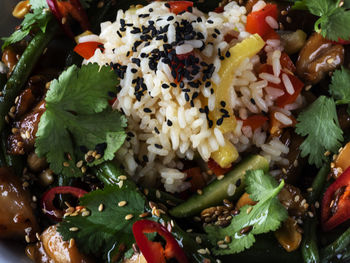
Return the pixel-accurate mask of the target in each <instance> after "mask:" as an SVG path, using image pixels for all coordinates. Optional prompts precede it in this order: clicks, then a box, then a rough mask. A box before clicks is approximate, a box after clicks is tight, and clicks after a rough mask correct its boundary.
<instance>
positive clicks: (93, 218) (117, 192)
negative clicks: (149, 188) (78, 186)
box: [58, 186, 145, 259]
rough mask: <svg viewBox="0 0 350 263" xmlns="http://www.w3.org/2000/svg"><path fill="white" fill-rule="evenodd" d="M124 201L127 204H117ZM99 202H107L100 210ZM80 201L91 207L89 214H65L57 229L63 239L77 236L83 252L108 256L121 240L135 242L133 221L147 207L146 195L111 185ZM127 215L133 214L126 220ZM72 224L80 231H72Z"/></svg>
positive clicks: (87, 207)
mask: <svg viewBox="0 0 350 263" xmlns="http://www.w3.org/2000/svg"><path fill="white" fill-rule="evenodd" d="M121 201H126V203H127V204H126V205H125V206H118V203H119V202H121ZM100 204H103V206H104V209H103V211H99V210H98V208H99V206H100ZM80 205H82V206H84V207H85V208H86V209H87V210H88V211H90V215H89V216H82V215H78V216H74V217H66V218H65V219H64V220H63V222H61V223H60V224H59V226H58V231H59V233H60V234H61V235H62V236H63V239H64V240H70V239H71V238H74V240H75V241H76V244H77V246H78V248H79V250H81V252H83V253H86V254H94V255H102V256H103V257H104V258H105V259H106V258H107V255H108V252H109V251H110V250H114V251H118V247H119V246H120V245H121V244H123V245H124V247H125V248H126V249H129V248H131V247H132V244H133V243H135V239H134V237H133V235H132V225H133V223H134V222H136V221H137V220H139V219H140V218H139V215H140V214H142V213H143V212H144V209H145V199H144V198H143V196H142V194H141V193H140V192H139V191H136V190H135V189H130V188H127V187H122V188H120V187H119V186H108V187H105V188H104V189H103V190H96V191H93V192H91V193H89V194H86V195H85V196H84V197H82V198H81V199H80ZM128 215H133V217H132V218H131V219H129V220H126V219H125V218H126V216H128ZM129 217H130V216H129ZM72 227H78V231H76V232H72V231H70V229H71V228H72Z"/></svg>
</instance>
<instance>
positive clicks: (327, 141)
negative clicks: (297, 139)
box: [296, 96, 343, 167]
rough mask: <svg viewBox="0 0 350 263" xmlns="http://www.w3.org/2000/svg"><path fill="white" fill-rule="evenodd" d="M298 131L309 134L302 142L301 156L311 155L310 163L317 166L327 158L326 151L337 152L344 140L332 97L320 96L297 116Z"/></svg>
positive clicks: (305, 134)
mask: <svg viewBox="0 0 350 263" xmlns="http://www.w3.org/2000/svg"><path fill="white" fill-rule="evenodd" d="M297 120H298V124H297V125H296V133H298V134H299V135H301V136H307V137H306V138H305V140H304V142H303V143H302V144H301V146H300V148H301V156H302V157H305V156H307V155H309V163H310V164H315V165H316V166H317V167H320V166H321V165H322V162H323V161H324V160H325V159H326V156H325V155H324V153H325V152H326V151H332V152H336V151H337V150H338V149H339V148H340V146H341V143H340V142H341V141H343V132H342V130H341V129H340V127H339V123H338V117H337V112H336V109H335V103H334V101H333V100H332V99H330V98H327V97H325V96H320V97H319V98H318V99H317V100H316V101H315V102H313V103H312V104H311V105H310V106H309V107H308V108H307V109H306V110H304V111H303V112H301V113H300V114H299V116H298V118H297Z"/></svg>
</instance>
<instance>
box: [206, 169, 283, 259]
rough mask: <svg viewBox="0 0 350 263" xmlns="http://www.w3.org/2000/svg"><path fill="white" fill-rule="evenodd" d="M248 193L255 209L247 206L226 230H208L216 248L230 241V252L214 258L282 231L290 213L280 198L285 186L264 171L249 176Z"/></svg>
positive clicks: (216, 252) (219, 252) (220, 252)
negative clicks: (260, 235) (266, 234)
mask: <svg viewBox="0 0 350 263" xmlns="http://www.w3.org/2000/svg"><path fill="white" fill-rule="evenodd" d="M246 185H247V186H246V191H247V193H248V194H249V196H250V198H252V199H253V200H254V201H257V202H258V203H257V204H256V205H254V206H250V205H246V206H244V207H242V208H241V209H240V213H239V214H238V215H236V216H234V217H233V219H232V221H231V223H230V225H229V226H228V227H226V228H221V227H217V226H207V227H206V228H205V231H206V232H207V233H208V237H209V239H210V241H211V242H212V244H213V245H216V244H217V242H218V241H220V240H224V238H225V236H230V237H231V240H232V241H231V243H229V244H228V248H226V249H220V248H216V249H214V254H215V255H227V254H232V253H239V252H241V251H243V250H245V249H248V248H249V247H251V246H252V245H253V244H254V242H255V237H254V235H258V234H262V233H267V232H269V231H274V230H277V229H278V228H279V226H280V225H281V222H283V221H284V220H285V219H286V218H287V210H286V209H285V208H284V207H283V206H282V204H281V203H280V202H279V200H278V198H277V195H278V193H279V192H280V191H281V189H282V188H283V186H284V181H282V182H281V183H280V184H278V183H277V182H276V180H275V179H274V178H272V177H271V176H270V175H267V174H264V171H262V170H254V171H252V170H251V171H248V172H247V174H246ZM246 227H250V228H251V231H250V232H249V233H245V234H240V232H241V230H242V229H244V228H246Z"/></svg>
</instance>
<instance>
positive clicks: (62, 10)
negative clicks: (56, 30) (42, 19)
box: [46, 0, 90, 38]
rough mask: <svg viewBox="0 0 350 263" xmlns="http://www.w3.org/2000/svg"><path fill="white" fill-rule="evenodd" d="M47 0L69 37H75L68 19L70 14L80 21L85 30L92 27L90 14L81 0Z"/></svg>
mask: <svg viewBox="0 0 350 263" xmlns="http://www.w3.org/2000/svg"><path fill="white" fill-rule="evenodd" d="M46 2H47V5H48V6H49V8H50V10H51V12H52V13H53V15H54V16H55V17H56V19H57V20H58V22H59V23H60V25H61V26H62V28H63V30H64V31H65V33H66V34H67V35H68V36H69V37H71V38H74V34H73V32H72V30H71V28H70V26H69V24H68V21H67V19H68V15H70V16H71V17H72V18H74V19H75V20H76V21H78V22H79V24H80V26H81V28H82V29H83V30H88V29H89V28H90V23H89V20H88V16H87V14H86V12H85V10H84V8H83V6H82V5H81V3H80V1H79V0H69V1H58V0H46Z"/></svg>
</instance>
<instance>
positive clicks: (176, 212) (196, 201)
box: [169, 155, 269, 217]
mask: <svg viewBox="0 0 350 263" xmlns="http://www.w3.org/2000/svg"><path fill="white" fill-rule="evenodd" d="M268 167H269V164H268V161H267V160H266V159H265V158H264V157H262V156H260V155H252V156H250V157H248V158H246V159H245V160H243V161H242V162H240V163H239V164H238V165H237V166H235V167H234V168H233V169H232V171H230V172H229V173H228V174H226V175H225V176H224V178H222V179H221V180H216V181H214V182H212V183H211V184H209V185H208V186H206V187H205V188H203V189H202V194H201V195H198V194H196V195H192V196H191V197H190V198H189V199H187V200H186V201H185V202H184V203H182V204H180V205H178V206H176V207H174V208H173V209H171V210H170V211H169V212H170V215H172V216H175V217H189V216H192V215H195V214H198V213H200V212H201V211H202V210H203V209H205V208H208V207H210V206H213V205H217V204H219V203H220V202H222V200H224V199H232V198H238V197H239V196H240V195H241V194H242V193H243V191H244V185H245V173H246V171H248V170H251V169H262V170H264V171H267V170H268Z"/></svg>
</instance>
